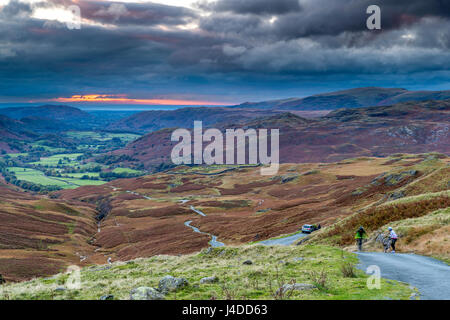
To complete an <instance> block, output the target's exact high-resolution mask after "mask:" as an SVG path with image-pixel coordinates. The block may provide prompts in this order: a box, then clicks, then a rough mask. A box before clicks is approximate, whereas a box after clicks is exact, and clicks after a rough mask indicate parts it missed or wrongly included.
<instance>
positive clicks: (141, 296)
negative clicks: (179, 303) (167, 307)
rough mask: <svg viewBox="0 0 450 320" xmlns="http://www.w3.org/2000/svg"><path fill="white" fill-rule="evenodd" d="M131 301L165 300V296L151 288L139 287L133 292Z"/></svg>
mask: <svg viewBox="0 0 450 320" xmlns="http://www.w3.org/2000/svg"><path fill="white" fill-rule="evenodd" d="M130 300H164V294H162V293H161V292H159V291H158V290H156V289H155V288H150V287H139V288H135V289H133V290H131V292H130Z"/></svg>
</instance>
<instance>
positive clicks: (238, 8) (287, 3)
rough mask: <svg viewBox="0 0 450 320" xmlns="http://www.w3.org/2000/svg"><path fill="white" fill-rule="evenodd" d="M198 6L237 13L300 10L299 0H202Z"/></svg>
mask: <svg viewBox="0 0 450 320" xmlns="http://www.w3.org/2000/svg"><path fill="white" fill-rule="evenodd" d="M198 7H199V8H201V9H206V10H210V11H217V12H233V13H237V14H259V15H260V14H284V13H287V12H296V11H300V10H301V7H300V4H299V0H276V1H273V0H244V1H243V0H217V1H214V2H207V1H202V2H199V3H198Z"/></svg>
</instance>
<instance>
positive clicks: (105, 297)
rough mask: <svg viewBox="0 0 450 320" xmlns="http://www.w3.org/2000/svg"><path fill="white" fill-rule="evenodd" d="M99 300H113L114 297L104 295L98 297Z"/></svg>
mask: <svg viewBox="0 0 450 320" xmlns="http://www.w3.org/2000/svg"><path fill="white" fill-rule="evenodd" d="M100 300H114V296H113V295H112V294H105V295H104V296H101V297H100Z"/></svg>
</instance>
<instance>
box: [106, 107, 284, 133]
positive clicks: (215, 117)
mask: <svg viewBox="0 0 450 320" xmlns="http://www.w3.org/2000/svg"><path fill="white" fill-rule="evenodd" d="M278 113H279V111H272V110H247V109H243V110H242V109H237V108H222V107H195V108H192V107H190V108H182V109H177V110H169V111H161V110H154V111H143V112H139V113H136V114H133V115H131V116H130V117H127V118H124V119H121V120H119V121H117V122H114V123H112V124H110V125H109V126H108V127H107V129H108V130H112V131H132V132H137V133H148V132H152V131H156V130H160V129H163V128H174V127H183V128H190V127H192V126H193V124H194V121H195V120H199V121H202V122H203V125H204V126H210V125H218V124H221V123H229V124H232V123H236V124H238V123H243V122H245V121H248V120H250V119H254V118H258V117H266V116H270V115H275V114H278Z"/></svg>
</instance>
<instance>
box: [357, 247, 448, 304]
mask: <svg viewBox="0 0 450 320" xmlns="http://www.w3.org/2000/svg"><path fill="white" fill-rule="evenodd" d="M358 257H359V259H360V261H361V263H360V264H359V265H358V268H360V269H362V270H366V269H367V267H368V266H370V265H376V266H378V267H379V268H380V270H381V277H383V278H385V279H392V280H397V281H402V282H406V283H409V284H411V285H413V286H414V287H416V288H417V289H419V292H420V299H422V300H450V266H448V265H447V264H446V263H444V262H441V261H439V260H436V259H433V258H429V257H424V256H419V255H416V254H399V253H395V254H391V253H382V252H359V253H358Z"/></svg>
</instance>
